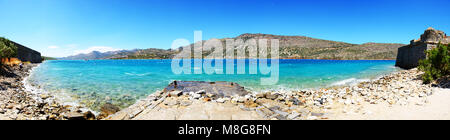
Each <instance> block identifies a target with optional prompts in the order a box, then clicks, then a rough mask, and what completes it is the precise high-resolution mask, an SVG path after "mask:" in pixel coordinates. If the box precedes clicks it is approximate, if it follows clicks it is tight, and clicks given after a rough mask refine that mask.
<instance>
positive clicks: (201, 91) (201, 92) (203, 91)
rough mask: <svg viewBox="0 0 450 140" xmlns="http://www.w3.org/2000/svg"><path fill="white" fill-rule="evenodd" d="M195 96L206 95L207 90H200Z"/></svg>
mask: <svg viewBox="0 0 450 140" xmlns="http://www.w3.org/2000/svg"><path fill="white" fill-rule="evenodd" d="M195 94H206V91H205V90H200V91H197V92H195Z"/></svg>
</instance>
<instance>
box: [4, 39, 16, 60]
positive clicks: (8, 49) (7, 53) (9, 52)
mask: <svg viewBox="0 0 450 140" xmlns="http://www.w3.org/2000/svg"><path fill="white" fill-rule="evenodd" d="M16 56H17V46H16V45H15V44H14V43H13V42H12V41H10V40H8V39H6V38H3V37H0V58H10V57H16Z"/></svg>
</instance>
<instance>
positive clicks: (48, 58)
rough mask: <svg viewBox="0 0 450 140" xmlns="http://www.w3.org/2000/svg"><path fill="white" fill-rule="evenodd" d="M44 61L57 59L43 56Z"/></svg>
mask: <svg viewBox="0 0 450 140" xmlns="http://www.w3.org/2000/svg"><path fill="white" fill-rule="evenodd" d="M42 60H43V61H46V60H57V59H56V58H53V57H47V56H42Z"/></svg>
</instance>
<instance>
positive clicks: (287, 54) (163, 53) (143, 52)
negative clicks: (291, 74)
mask: <svg viewBox="0 0 450 140" xmlns="http://www.w3.org/2000/svg"><path fill="white" fill-rule="evenodd" d="M226 39H242V40H244V41H246V40H249V39H256V40H258V39H278V40H279V41H280V52H279V53H280V58H282V59H335V60H365V59H368V60H369V59H370V60H374V59H385V60H387V59H389V60H394V59H396V56H397V50H398V48H399V47H402V46H405V45H404V44H396V43H365V44H351V43H345V42H338V41H330V40H323V39H316V38H311V37H305V36H282V35H271V34H248V33H247V34H242V35H240V36H238V37H235V38H224V39H219V40H220V41H222V43H223V44H225V41H226ZM203 43H205V41H203ZM269 45H270V44H269ZM190 46H194V44H191V45H190ZM224 46H225V45H224ZM186 47H187V46H184V47H180V48H179V49H176V50H171V49H168V50H165V49H155V48H150V49H135V50H127V51H125V50H124V51H114V52H105V53H100V52H92V53H89V54H79V55H76V56H70V57H66V58H64V59H171V58H173V57H174V56H175V55H176V54H178V53H179V52H180V51H181V50H183V49H185V48H186ZM203 47H204V48H195V51H199V50H200V49H202V50H205V49H207V48H206V47H208V46H203ZM211 52H212V51H204V54H203V57H205V56H206V55H208V54H210V53H211Z"/></svg>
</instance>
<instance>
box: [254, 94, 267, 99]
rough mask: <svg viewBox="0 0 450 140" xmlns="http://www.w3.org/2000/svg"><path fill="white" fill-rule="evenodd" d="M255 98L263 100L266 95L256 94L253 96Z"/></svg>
mask: <svg viewBox="0 0 450 140" xmlns="http://www.w3.org/2000/svg"><path fill="white" fill-rule="evenodd" d="M255 97H256V98H265V97H266V94H264V93H258V94H256V95H255Z"/></svg>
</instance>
